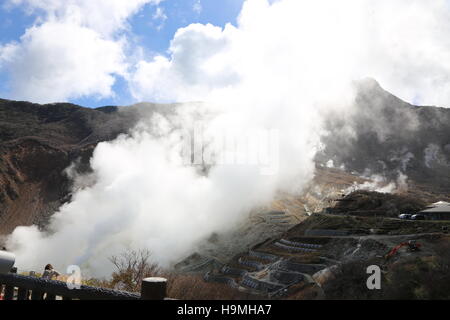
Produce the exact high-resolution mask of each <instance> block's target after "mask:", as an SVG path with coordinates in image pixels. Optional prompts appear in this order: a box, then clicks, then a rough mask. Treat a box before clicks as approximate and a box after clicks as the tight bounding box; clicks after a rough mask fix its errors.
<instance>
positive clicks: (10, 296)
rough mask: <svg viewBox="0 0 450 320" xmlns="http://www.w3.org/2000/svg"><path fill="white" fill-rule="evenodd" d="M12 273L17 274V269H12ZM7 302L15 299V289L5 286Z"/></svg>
mask: <svg viewBox="0 0 450 320" xmlns="http://www.w3.org/2000/svg"><path fill="white" fill-rule="evenodd" d="M10 273H17V268H12V269H11V271H10ZM4 299H5V300H13V299H14V287H13V286H9V285H8V286H5V295H4Z"/></svg>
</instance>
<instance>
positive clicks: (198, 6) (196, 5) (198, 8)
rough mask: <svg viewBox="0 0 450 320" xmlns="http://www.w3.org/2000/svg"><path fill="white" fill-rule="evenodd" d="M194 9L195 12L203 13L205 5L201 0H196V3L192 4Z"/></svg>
mask: <svg viewBox="0 0 450 320" xmlns="http://www.w3.org/2000/svg"><path fill="white" fill-rule="evenodd" d="M192 10H194V12H195V13H197V14H200V13H202V11H203V7H202V2H201V0H195V2H194V5H193V6H192Z"/></svg>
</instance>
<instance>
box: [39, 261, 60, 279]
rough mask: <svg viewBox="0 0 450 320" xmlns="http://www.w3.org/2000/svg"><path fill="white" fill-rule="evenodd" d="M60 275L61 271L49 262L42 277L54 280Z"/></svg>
mask: <svg viewBox="0 0 450 320" xmlns="http://www.w3.org/2000/svg"><path fill="white" fill-rule="evenodd" d="M57 277H59V272H58V271H56V270H55V269H53V266H52V265H51V264H47V265H46V266H45V270H44V273H43V274H42V278H44V279H47V280H52V279H53V278H57Z"/></svg>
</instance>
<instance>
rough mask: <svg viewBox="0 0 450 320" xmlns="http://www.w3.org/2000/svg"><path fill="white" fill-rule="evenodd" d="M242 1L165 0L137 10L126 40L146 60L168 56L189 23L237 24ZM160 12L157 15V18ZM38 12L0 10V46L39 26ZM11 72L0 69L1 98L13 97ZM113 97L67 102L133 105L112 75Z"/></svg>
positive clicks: (125, 88) (117, 77) (123, 83)
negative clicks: (156, 55)
mask: <svg viewBox="0 0 450 320" xmlns="http://www.w3.org/2000/svg"><path fill="white" fill-rule="evenodd" d="M243 2H244V0H221V1H220V2H219V1H217V0H201V1H198V0H165V1H162V2H160V3H159V4H158V5H153V4H151V3H149V4H146V5H144V6H143V7H141V8H140V10H139V12H138V13H136V14H134V15H132V16H131V17H130V18H129V19H128V25H129V30H128V31H126V33H127V37H128V40H130V39H131V40H132V41H134V42H136V43H138V44H139V47H140V48H141V49H143V50H144V51H145V54H146V56H147V57H150V56H152V55H155V54H162V55H167V50H168V48H169V45H170V41H171V39H173V36H174V34H175V32H176V31H177V30H178V29H179V28H182V27H185V26H188V25H189V24H192V23H202V24H207V23H211V24H213V25H215V26H220V27H224V26H225V25H226V24H227V23H231V24H233V25H236V19H237V17H238V15H239V12H240V10H241V8H242V4H243ZM158 13H159V15H158ZM41 17H42V12H41V11H34V12H32V13H30V12H27V10H26V7H25V6H24V5H16V6H5V5H4V6H3V7H1V8H0V21H1V22H0V30H1V31H0V45H5V44H8V43H11V42H20V38H21V36H22V35H23V34H24V33H25V31H26V30H27V29H28V28H30V27H32V26H33V25H35V24H38V25H39V20H38V19H40V18H41ZM10 73H11V70H9V72H8V71H7V70H4V69H3V70H2V69H0V96H1V97H2V98H11V99H14V98H15V97H14V96H12V95H11V93H10V91H11V90H10V87H9V80H10ZM113 91H114V93H115V95H114V97H108V98H99V96H98V95H89V96H82V97H78V98H69V99H67V100H68V101H69V102H72V103H75V104H80V105H83V106H87V107H99V106H104V105H118V104H119V105H120V104H129V103H133V102H135V101H134V100H133V98H132V96H131V94H130V92H129V90H128V85H127V82H126V80H125V79H124V78H122V77H121V76H120V75H115V84H114V86H113Z"/></svg>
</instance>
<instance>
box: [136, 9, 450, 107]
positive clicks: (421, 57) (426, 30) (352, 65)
mask: <svg viewBox="0 0 450 320" xmlns="http://www.w3.org/2000/svg"><path fill="white" fill-rule="evenodd" d="M212 29H213V28H212V27H208V26H198V25H191V26H188V27H186V28H184V29H182V31H183V32H178V33H177V34H176V35H175V36H174V39H173V41H172V45H171V50H170V52H171V56H170V57H169V58H168V59H166V58H161V57H158V58H156V59H154V60H153V61H152V60H147V61H142V62H140V63H139V65H138V68H137V72H136V75H135V77H133V81H132V84H131V85H132V88H133V92H134V93H135V96H136V98H147V99H152V98H153V99H158V98H161V96H166V95H171V96H172V98H173V99H184V98H189V97H191V96H192V97H195V98H197V99H199V98H201V97H200V96H201V95H202V94H201V91H202V90H201V88H203V89H207V90H204V91H203V93H204V92H209V91H208V90H209V89H211V87H215V80H217V76H218V75H219V74H220V73H221V72H222V71H224V70H226V74H228V75H230V74H235V73H239V74H244V77H247V76H248V75H256V74H261V75H263V74H265V75H266V76H271V74H269V72H268V71H267V70H261V69H260V70H257V69H256V68H260V67H261V66H263V65H264V66H265V68H264V69H266V68H267V69H268V70H271V72H273V73H275V74H279V75H280V77H282V78H283V77H284V78H286V77H287V76H288V75H289V76H290V75H293V74H294V73H299V74H302V75H303V76H301V78H302V79H304V80H305V81H306V79H308V78H309V79H311V80H312V82H313V83H310V84H309V85H308V86H310V87H312V86H314V87H315V88H314V90H315V91H320V90H324V88H325V87H324V86H323V83H322V79H321V77H322V75H326V77H327V78H328V79H329V80H332V82H333V83H334V84H335V85H337V86H338V83H339V82H342V81H349V80H352V79H359V78H364V77H373V78H375V79H377V80H378V81H380V82H381V84H382V85H383V86H384V87H386V88H387V89H388V90H390V91H392V92H393V93H394V94H397V95H399V96H400V97H401V98H403V99H405V100H408V101H410V102H418V103H423V104H436V105H441V106H450V78H449V74H450V40H449V37H448V36H447V35H448V34H449V33H450V10H449V5H448V3H447V2H446V1H445V0H437V1H433V2H426V1H422V0H412V1H407V0H399V1H395V2H392V1H388V0H381V1H371V0H364V1H355V0H347V1H340V2H337V1H330V0H318V1H295V0H281V1H276V2H273V3H270V1H267V0H247V1H246V2H245V3H244V8H243V11H242V12H241V15H240V19H239V26H238V28H236V29H235V30H233V32H231V30H232V29H233V28H232V27H231V26H227V27H226V28H225V30H223V32H222V34H220V32H218V31H217V29H216V31H215V35H214V39H216V40H215V41H216V46H215V48H213V49H212V51H211V50H210V49H209V47H208V44H209V43H210V41H211V30H212ZM190 37H192V41H191V40H189V38H190ZM193 41H194V42H195V44H196V46H197V47H196V48H193V46H192V42H193ZM220 43H222V48H219V46H220ZM175 46H176V49H177V50H174V47H175ZM193 52H195V53H193ZM200 56H201V59H200V60H201V62H200V63H199V58H198V57H200ZM149 72H151V73H152V74H151V75H149V74H148V73H149ZM158 72H160V74H158ZM211 74H214V75H215V76H214V77H213V79H212V78H211ZM294 77H300V76H299V75H296V76H294ZM151 79H158V81H152V80H151ZM174 79H176V80H175V82H174ZM228 79H229V78H228ZM233 79H236V78H233ZM248 79H249V78H248ZM319 79H320V80H319ZM256 80H257V79H256ZM316 80H318V81H316ZM314 81H316V82H315V83H314ZM169 87H172V90H171V92H170V90H167V89H168V88H169ZM298 88H301V84H298ZM310 89H312V88H310ZM161 91H163V92H165V93H164V94H163V93H162V92H161ZM307 91H308V92H309V90H307ZM166 98H167V97H166Z"/></svg>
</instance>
